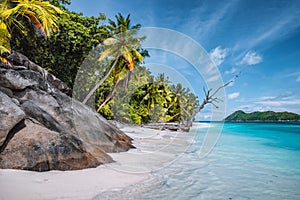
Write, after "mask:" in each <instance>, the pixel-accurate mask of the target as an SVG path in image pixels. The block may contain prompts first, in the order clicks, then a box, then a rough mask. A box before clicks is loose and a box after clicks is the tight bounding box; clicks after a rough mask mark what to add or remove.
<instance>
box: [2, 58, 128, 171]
mask: <svg viewBox="0 0 300 200" xmlns="http://www.w3.org/2000/svg"><path fill="white" fill-rule="evenodd" d="M16 55H18V57H17V58H14V59H11V63H12V64H14V65H13V66H12V68H10V69H6V68H0V168H13V169H26V170H35V171H46V170H73V169H83V168H88V167H96V166H98V165H99V164H103V163H107V162H112V161H113V160H112V159H111V157H110V156H109V155H108V154H107V153H108V152H121V151H127V150H128V149H130V148H132V147H133V146H132V144H131V140H132V139H131V138H130V137H128V136H127V135H126V134H124V133H123V132H122V131H120V130H119V129H117V128H116V127H115V126H113V125H112V124H110V123H109V122H108V121H107V120H106V119H104V118H103V117H102V116H101V115H99V114H98V113H96V112H94V111H93V110H92V109H91V108H89V107H88V106H86V105H84V104H82V103H80V102H78V101H76V100H74V99H72V98H70V97H69V96H68V95H67V94H66V93H69V91H70V90H69V89H68V88H66V86H65V85H64V84H63V83H62V82H61V81H60V80H59V79H57V78H55V77H54V76H53V75H50V74H49V73H47V72H44V71H43V70H42V68H40V67H39V66H38V67H37V66H36V65H35V64H33V63H32V62H30V61H26V59H27V58H26V57H23V56H22V55H21V56H20V55H19V54H16ZM22 64H23V65H25V66H19V65H22ZM16 65H18V66H17V67H16ZM30 66H34V68H33V69H38V70H32V67H30ZM41 71H42V73H41ZM49 77H51V78H49ZM49 80H50V81H49ZM59 88H60V89H62V88H63V91H64V92H65V93H63V92H62V91H61V90H59Z"/></svg>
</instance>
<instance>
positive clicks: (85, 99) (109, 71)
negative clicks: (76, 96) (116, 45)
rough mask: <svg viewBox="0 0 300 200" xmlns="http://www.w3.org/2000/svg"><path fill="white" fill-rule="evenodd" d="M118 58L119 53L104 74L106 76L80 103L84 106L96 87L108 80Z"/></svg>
mask: <svg viewBox="0 0 300 200" xmlns="http://www.w3.org/2000/svg"><path fill="white" fill-rule="evenodd" d="M119 57H120V53H118V55H117V57H116V59H115V61H114V63H113V65H112V66H111V68H110V69H109V70H108V72H107V73H106V75H105V76H104V77H103V78H102V79H101V80H100V81H99V82H98V83H97V84H96V85H95V86H94V87H93V88H92V90H91V91H90V92H89V93H88V95H87V96H86V97H85V98H84V100H83V101H82V103H84V104H86V102H87V101H88V100H89V99H90V98H91V96H92V95H93V94H94V92H95V91H96V90H97V88H98V87H100V85H101V84H102V83H103V82H104V81H105V80H106V79H107V78H108V76H109V75H110V73H111V72H112V70H113V69H114V68H115V66H116V64H117V62H118V60H119Z"/></svg>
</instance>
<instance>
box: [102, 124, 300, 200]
mask: <svg viewBox="0 0 300 200" xmlns="http://www.w3.org/2000/svg"><path fill="white" fill-rule="evenodd" d="M212 125H213V127H212V129H214V128H216V127H217V126H220V125H221V124H219V123H213V124H212ZM206 131H207V129H198V132H197V134H196V138H195V143H194V144H193V145H192V146H191V147H190V148H189V149H188V150H187V151H186V152H185V153H184V154H183V155H182V156H181V157H180V158H179V159H178V160H177V161H176V162H174V163H173V164H172V165H170V166H168V167H166V168H164V169H162V170H159V171H155V172H153V175H154V179H153V180H151V181H149V182H146V183H144V184H142V185H138V186H135V187H131V188H130V189H129V188H128V189H125V190H124V191H122V192H121V193H118V194H116V193H107V194H106V195H107V198H108V199H113V198H115V199H123V198H126V199H197V200H198V199H209V200H210V199H262V200H264V199H278V200H279V199H280V200H281V199H295V200H297V199H300V125H293V124H271V123H270V124H267V123H225V124H224V128H223V131H222V135H221V137H220V139H219V141H218V143H217V144H216V146H215V148H214V149H213V151H212V152H211V153H210V154H209V155H208V156H207V157H205V158H202V159H200V158H199V156H198V155H199V150H200V147H201V144H202V142H203V138H204V137H203V136H204V135H205V133H206ZM103 197H105V195H104V196H102V198H103Z"/></svg>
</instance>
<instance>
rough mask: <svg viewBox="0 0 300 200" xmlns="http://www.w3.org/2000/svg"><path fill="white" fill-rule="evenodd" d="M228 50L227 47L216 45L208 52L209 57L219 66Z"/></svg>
mask: <svg viewBox="0 0 300 200" xmlns="http://www.w3.org/2000/svg"><path fill="white" fill-rule="evenodd" d="M228 52H229V49H227V48H225V49H222V48H221V46H218V47H216V48H215V49H212V50H211V51H210V52H209V56H210V59H211V60H212V61H213V62H214V63H215V64H216V65H217V66H219V65H221V64H222V63H223V62H224V60H225V58H226V56H227V55H228Z"/></svg>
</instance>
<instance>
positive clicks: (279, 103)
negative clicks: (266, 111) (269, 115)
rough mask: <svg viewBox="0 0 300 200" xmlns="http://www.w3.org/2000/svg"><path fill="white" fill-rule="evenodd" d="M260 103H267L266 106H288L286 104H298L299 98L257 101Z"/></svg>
mask: <svg viewBox="0 0 300 200" xmlns="http://www.w3.org/2000/svg"><path fill="white" fill-rule="evenodd" d="M257 103H259V104H262V105H268V106H275V107H276V106H288V105H299V104H300V100H298V99H296V100H279V101H278V100H274V101H272V100H267V101H259V102H257Z"/></svg>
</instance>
